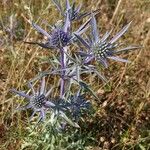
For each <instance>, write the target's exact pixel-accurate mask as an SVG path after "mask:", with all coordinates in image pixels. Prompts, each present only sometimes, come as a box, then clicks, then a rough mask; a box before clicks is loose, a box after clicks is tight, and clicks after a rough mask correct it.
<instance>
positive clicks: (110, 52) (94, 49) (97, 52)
mask: <svg viewBox="0 0 150 150" xmlns="http://www.w3.org/2000/svg"><path fill="white" fill-rule="evenodd" d="M130 24H131V22H130V23H129V24H127V25H126V26H124V27H123V28H122V29H121V30H120V31H119V32H118V33H117V34H116V35H115V36H114V37H113V38H112V39H111V40H108V38H109V36H110V34H111V31H112V30H111V31H109V32H106V33H105V34H104V36H103V37H102V38H100V37H99V33H98V29H97V25H96V19H95V17H94V15H93V14H92V19H91V28H92V33H91V34H92V37H91V38H88V39H87V40H84V39H83V38H82V37H81V36H79V35H75V36H76V37H77V39H78V40H79V41H80V42H81V43H82V44H83V45H84V46H85V47H86V48H87V49H88V53H85V52H83V51H81V52H80V55H82V56H84V57H86V59H85V63H88V62H90V61H91V60H92V59H96V60H98V61H99V62H100V63H101V64H102V65H103V66H104V67H106V68H107V67H108V63H107V58H109V59H113V60H116V61H121V62H129V61H128V60H126V59H122V58H119V57H118V56H115V54H118V53H120V52H123V51H128V50H133V49H138V48H139V47H137V46H129V47H126V48H122V49H118V47H119V46H120V45H121V44H118V43H115V42H116V41H117V40H118V39H119V38H120V37H121V36H122V35H123V34H124V33H125V32H126V31H127V30H128V28H129V26H130Z"/></svg>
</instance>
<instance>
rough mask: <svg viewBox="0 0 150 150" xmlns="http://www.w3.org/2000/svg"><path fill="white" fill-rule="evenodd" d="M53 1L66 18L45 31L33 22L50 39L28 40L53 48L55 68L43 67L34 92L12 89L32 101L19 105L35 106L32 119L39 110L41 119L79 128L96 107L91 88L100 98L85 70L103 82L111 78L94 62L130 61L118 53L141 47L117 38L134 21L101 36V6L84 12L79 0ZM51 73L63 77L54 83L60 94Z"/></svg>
mask: <svg viewBox="0 0 150 150" xmlns="http://www.w3.org/2000/svg"><path fill="white" fill-rule="evenodd" d="M52 1H53V3H54V5H55V6H56V7H57V9H58V10H59V12H60V13H61V15H62V17H63V20H62V21H58V22H59V23H56V24H55V25H54V26H51V30H52V31H51V32H49V31H45V30H44V29H42V27H40V26H38V25H37V24H35V23H34V22H32V23H31V25H32V27H33V28H34V29H35V30H36V31H38V32H39V33H41V34H42V35H43V36H45V37H47V40H46V42H45V43H42V42H41V43H40V42H25V43H29V44H37V45H39V46H41V47H42V48H45V49H48V50H50V51H52V53H53V54H54V57H53V60H51V61H50V65H51V70H49V71H48V72H47V71H44V70H43V71H42V73H41V74H40V75H37V76H36V77H35V78H34V79H31V80H30V81H29V82H28V85H29V88H30V90H31V92H32V94H26V93H24V92H22V91H17V90H15V89H11V90H10V91H11V92H13V93H16V94H18V95H20V96H22V97H24V98H25V99H27V101H28V103H27V104H26V105H25V106H23V107H19V108H18V110H25V109H32V110H33V114H32V115H31V120H32V118H33V116H35V115H36V114H37V113H39V114H40V115H39V120H38V122H40V121H43V122H44V121H45V120H47V119H48V122H49V123H50V124H51V125H53V126H57V127H56V128H57V129H58V128H59V129H60V127H62V125H63V127H62V129H64V127H67V124H69V125H71V126H74V127H77V128H78V127H79V124H78V123H79V121H80V119H81V118H82V116H83V114H85V113H86V115H87V112H90V111H89V110H90V109H91V108H92V103H91V100H89V98H88V100H87V97H88V96H87V95H86V94H87V92H88V93H90V94H91V95H92V96H93V99H97V100H99V98H98V96H97V95H96V94H95V92H94V91H93V89H92V88H91V87H90V86H89V84H88V83H86V82H85V81H84V80H83V78H82V76H83V74H84V75H85V74H86V75H90V74H95V75H97V76H98V77H99V78H100V79H101V80H102V81H103V82H107V79H106V78H105V77H104V76H103V73H102V72H101V70H99V68H97V66H96V65H95V63H94V62H96V61H98V62H99V65H101V67H104V68H107V67H108V62H107V59H113V60H116V61H121V62H125V63H128V62H129V61H128V60H126V59H122V58H120V57H118V56H116V55H117V54H119V53H121V52H124V51H129V50H136V49H138V48H139V47H138V46H128V47H125V48H122V45H123V44H122V43H118V42H117V40H118V39H119V38H120V37H121V36H123V35H124V34H125V33H126V32H127V30H128V28H129V27H130V25H131V22H130V23H128V24H127V25H125V26H124V27H123V28H122V29H121V30H120V31H119V32H118V33H116V34H115V35H114V36H113V37H112V38H110V35H111V32H112V30H110V31H107V32H106V33H105V34H104V35H103V36H102V37H101V36H100V34H99V32H98V29H97V22H96V19H95V15H97V14H98V10H96V11H93V12H92V11H91V12H85V13H83V12H80V10H81V5H80V6H77V7H76V5H75V1H73V2H72V4H71V5H70V2H69V0H66V1H65V8H63V7H62V5H61V4H60V1H58V0H52ZM82 18H87V21H85V23H83V24H82V25H81V26H80V27H79V28H78V29H74V26H73V23H74V22H76V21H78V20H79V19H80V20H81V19H82ZM87 31H91V32H90V33H89V32H87ZM56 50H57V52H58V53H57V55H56V53H55V52H56ZM47 76H56V77H57V78H59V80H58V81H60V82H58V83H59V87H58V86H56V85H53V87H55V88H58V90H59V91H60V92H59V93H57V97H55V96H54V94H53V92H52V88H50V89H49V90H48V91H46V78H47ZM35 80H40V81H41V84H40V85H39V88H38V90H35V89H34V86H33V85H34V82H35ZM64 125H65V126H64Z"/></svg>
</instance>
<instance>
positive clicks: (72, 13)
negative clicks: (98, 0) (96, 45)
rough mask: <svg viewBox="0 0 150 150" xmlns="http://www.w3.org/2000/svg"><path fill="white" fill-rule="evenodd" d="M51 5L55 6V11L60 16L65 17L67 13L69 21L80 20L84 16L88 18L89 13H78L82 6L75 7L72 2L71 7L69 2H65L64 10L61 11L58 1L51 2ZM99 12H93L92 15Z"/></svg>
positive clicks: (67, 0)
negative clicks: (57, 11)
mask: <svg viewBox="0 0 150 150" xmlns="http://www.w3.org/2000/svg"><path fill="white" fill-rule="evenodd" d="M53 3H54V4H55V5H56V7H57V9H58V10H59V11H60V13H61V15H62V16H63V17H65V16H66V15H67V12H68V14H69V19H70V20H71V21H76V20H80V19H82V18H84V17H86V16H89V15H90V14H91V13H90V12H82V13H81V12H80V11H81V8H82V4H80V5H79V6H77V7H76V4H75V2H74V1H73V3H72V5H70V3H69V0H66V8H65V9H63V8H62V6H61V4H60V1H59V0H53ZM98 11H99V10H96V11H94V13H97V12H98Z"/></svg>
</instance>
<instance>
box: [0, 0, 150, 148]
mask: <svg viewBox="0 0 150 150" xmlns="http://www.w3.org/2000/svg"><path fill="white" fill-rule="evenodd" d="M78 1H79V0H78ZM83 4H84V6H85V7H84V8H86V9H87V10H90V9H91V8H92V9H95V8H100V9H101V12H100V15H99V16H97V20H98V22H99V27H100V30H101V33H104V32H105V30H106V29H110V28H112V27H113V28H114V32H115V31H118V30H119V29H120V28H121V27H122V26H123V25H124V24H126V23H127V22H129V21H131V20H133V23H132V27H131V28H130V31H129V32H128V33H127V34H126V36H125V37H124V38H122V40H123V41H124V42H126V43H127V44H128V43H130V44H136V45H143V47H144V48H143V49H142V50H140V51H134V52H130V53H128V54H124V57H128V59H130V60H131V61H132V63H131V64H128V65H125V64H122V63H114V62H110V64H111V67H110V68H109V69H108V70H105V74H106V76H107V78H108V79H109V80H110V81H109V86H108V85H105V86H103V85H102V83H101V81H99V80H98V79H96V80H95V78H94V79H93V78H92V77H91V79H90V83H91V85H92V86H93V89H95V91H97V94H98V95H99V96H100V97H101V101H100V102H99V104H97V108H98V110H97V113H96V114H95V116H94V117H93V118H92V119H90V120H88V121H87V122H86V126H85V125H82V126H81V131H82V132H83V133H91V135H92V136H93V137H94V139H95V141H96V142H95V143H94V144H93V145H92V144H91V145H92V146H91V149H93V150H99V149H117V150H118V149H137V150H138V149H141V150H146V149H148V148H150V144H149V143H150V121H149V120H150V78H149V77H150V52H149V49H150V9H149V8H150V1H149V0H143V1H142V0H132V1H128V0H97V1H96V3H95V0H83ZM57 18H60V16H59V15H58V13H57V11H56V9H55V7H53V6H52V3H51V2H50V0H29V1H28V0H22V1H19V0H13V1H10V0H2V4H1V5H0V66H1V67H0V116H1V119H0V141H1V143H0V145H1V146H2V149H15V150H16V149H19V146H20V144H21V142H22V141H21V139H22V138H23V133H24V127H23V125H25V124H26V123H24V122H23V120H22V119H21V118H22V116H21V115H20V114H15V115H13V114H14V108H15V106H16V101H15V97H12V95H11V94H10V93H9V92H8V91H9V89H10V88H11V87H15V88H17V89H26V82H27V81H28V80H29V79H31V78H33V77H34V76H35V75H36V74H37V73H38V72H39V71H40V70H42V69H44V68H46V67H47V66H43V65H42V64H41V60H42V59H44V56H48V55H49V52H47V51H45V50H43V49H41V48H39V47H36V46H31V45H25V44H24V43H23V41H25V40H27V41H30V40H41V37H40V36H39V35H37V33H35V32H34V31H33V29H32V28H31V26H30V25H29V23H28V20H29V19H30V20H35V21H36V22H38V24H41V25H42V26H43V27H44V24H43V23H42V20H45V21H47V22H50V23H52V24H53V23H55V21H57ZM77 25H78V24H77ZM53 83H57V79H54V81H53ZM53 83H51V84H53ZM91 129H92V130H91ZM85 135H86V134H85ZM21 136H22V137H21ZM89 145H90V144H89Z"/></svg>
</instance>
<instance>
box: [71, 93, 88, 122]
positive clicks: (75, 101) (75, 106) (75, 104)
mask: <svg viewBox="0 0 150 150" xmlns="http://www.w3.org/2000/svg"><path fill="white" fill-rule="evenodd" d="M90 106H91V103H90V101H88V100H86V99H85V97H84V95H81V94H80V91H78V92H77V93H76V94H75V95H71V96H70V98H69V101H68V108H69V111H70V113H71V115H72V117H73V119H75V120H76V121H77V120H78V119H79V118H80V116H81V115H82V114H84V113H85V112H87V111H88V110H89V108H90Z"/></svg>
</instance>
